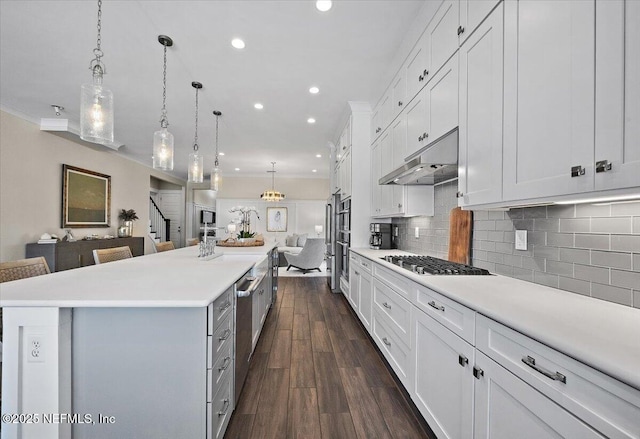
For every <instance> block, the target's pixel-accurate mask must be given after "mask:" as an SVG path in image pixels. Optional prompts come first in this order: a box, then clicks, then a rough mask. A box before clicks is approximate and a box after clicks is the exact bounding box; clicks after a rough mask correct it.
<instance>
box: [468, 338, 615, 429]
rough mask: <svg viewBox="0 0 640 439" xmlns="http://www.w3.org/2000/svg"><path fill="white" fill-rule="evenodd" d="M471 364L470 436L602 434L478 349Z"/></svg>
mask: <svg viewBox="0 0 640 439" xmlns="http://www.w3.org/2000/svg"><path fill="white" fill-rule="evenodd" d="M474 368H475V370H476V371H475V374H476V375H477V376H478V379H477V380H476V383H475V411H474V412H475V425H474V439H485V438H486V439H489V438H491V439H513V438H518V439H529V438H530V439H544V438H576V439H577V438H579V439H589V438H604V437H606V436H603V435H601V434H600V433H598V432H597V431H595V430H593V429H592V428H591V427H589V426H588V425H586V424H585V423H583V422H582V421H580V420H579V419H578V418H576V417H575V416H573V415H572V414H571V413H569V412H568V411H566V410H565V409H563V408H562V407H560V406H559V405H557V404H556V403H554V402H553V401H551V400H550V399H549V398H547V397H545V396H544V395H542V394H541V393H540V392H538V391H537V390H536V389H534V388H533V387H531V386H529V385H528V384H527V383H525V382H524V381H522V380H520V379H519V378H517V377H516V376H515V375H513V374H512V373H511V372H509V371H508V370H506V369H505V368H503V367H502V366H500V365H499V364H497V363H496V362H494V361H493V360H491V359H490V358H489V357H487V356H486V355H484V354H483V353H482V352H479V351H478V352H476V365H475V367H474ZM469 437H470V436H469Z"/></svg>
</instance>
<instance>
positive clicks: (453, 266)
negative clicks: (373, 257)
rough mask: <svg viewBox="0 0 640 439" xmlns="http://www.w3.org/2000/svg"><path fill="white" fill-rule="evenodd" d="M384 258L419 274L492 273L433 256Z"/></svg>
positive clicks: (468, 274) (482, 274)
mask: <svg viewBox="0 0 640 439" xmlns="http://www.w3.org/2000/svg"><path fill="white" fill-rule="evenodd" d="M380 259H384V260H385V261H387V262H390V263H392V264H394V265H397V266H399V267H402V268H405V269H407V270H410V271H413V272H414V273H418V274H439V275H458V276H460V275H461V276H486V275H489V274H491V273H489V271H487V270H485V269H484V268H478V267H472V266H470V265H465V264H459V263H457V262H450V261H446V260H444V259H438V258H433V257H431V256H399V255H394V256H385V257H384V258H380Z"/></svg>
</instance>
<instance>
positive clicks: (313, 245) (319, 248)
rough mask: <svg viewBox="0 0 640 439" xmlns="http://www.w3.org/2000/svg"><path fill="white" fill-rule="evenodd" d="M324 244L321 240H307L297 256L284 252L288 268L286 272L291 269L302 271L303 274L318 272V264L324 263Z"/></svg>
mask: <svg viewBox="0 0 640 439" xmlns="http://www.w3.org/2000/svg"><path fill="white" fill-rule="evenodd" d="M324 253H325V243H324V239H321V238H309V239H307V242H306V243H305V244H304V247H302V251H300V253H299V254H297V255H296V254H294V253H288V252H285V254H284V255H285V257H286V258H287V262H288V263H289V266H288V267H287V271H289V269H290V268H291V267H293V268H297V269H299V270H302V272H303V274H306V273H307V272H309V271H311V270H318V271H322V270H320V264H322V261H324Z"/></svg>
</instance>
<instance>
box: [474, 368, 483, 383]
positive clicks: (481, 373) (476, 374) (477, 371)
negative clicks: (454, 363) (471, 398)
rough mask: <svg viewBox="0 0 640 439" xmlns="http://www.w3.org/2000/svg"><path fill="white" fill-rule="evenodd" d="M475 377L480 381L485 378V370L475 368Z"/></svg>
mask: <svg viewBox="0 0 640 439" xmlns="http://www.w3.org/2000/svg"><path fill="white" fill-rule="evenodd" d="M473 376H474V377H476V379H478V380H479V379H480V377H481V376H484V370H482V369H480V368H479V367H477V366H473Z"/></svg>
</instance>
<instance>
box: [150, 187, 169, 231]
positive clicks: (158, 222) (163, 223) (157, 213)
mask: <svg viewBox="0 0 640 439" xmlns="http://www.w3.org/2000/svg"><path fill="white" fill-rule="evenodd" d="M149 220H150V222H151V231H152V232H155V233H156V237H157V238H158V239H160V242H164V241H169V240H170V239H171V236H170V231H171V220H170V219H169V218H167V217H165V216H164V215H163V214H162V211H161V210H160V208H159V207H158V205H157V204H156V202H155V201H153V198H151V197H149Z"/></svg>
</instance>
